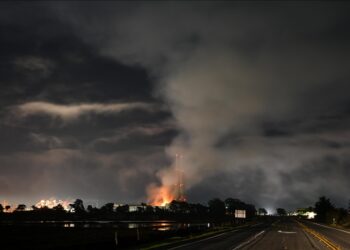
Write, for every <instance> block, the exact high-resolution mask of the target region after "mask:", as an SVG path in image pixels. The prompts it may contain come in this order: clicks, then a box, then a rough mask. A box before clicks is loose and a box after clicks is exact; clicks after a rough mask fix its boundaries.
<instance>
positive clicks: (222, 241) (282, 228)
mask: <svg viewBox="0 0 350 250" xmlns="http://www.w3.org/2000/svg"><path fill="white" fill-rule="evenodd" d="M335 234H337V233H335ZM349 236H350V235H349ZM168 249H174V250H175V249H178V250H190V249H191V250H192V249H203V250H218V249H220V250H226V249H227V250H239V249H242V250H248V249H257V250H285V249H294V250H298V249H300V250H308V249H319V250H326V249H327V250H329V249H330V248H327V246H326V245H325V244H324V243H323V242H322V241H320V240H319V239H318V238H316V237H314V236H312V235H311V234H310V233H307V232H306V230H305V229H304V227H302V226H301V225H300V224H299V223H297V221H295V220H294V219H293V218H288V217H286V218H282V217H281V218H280V219H279V220H276V221H275V222H274V223H260V224H257V225H255V226H250V227H246V228H242V229H237V230H233V231H231V232H226V233H222V234H219V235H216V236H212V237H209V238H206V239H202V240H198V241H195V242H190V243H187V244H183V245H180V246H176V247H173V248H168ZM342 249H350V248H342Z"/></svg>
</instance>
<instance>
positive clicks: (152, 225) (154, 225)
mask: <svg viewBox="0 0 350 250" xmlns="http://www.w3.org/2000/svg"><path fill="white" fill-rule="evenodd" d="M1 224H2V225H9V226H16V225H24V226H40V227H41V226H45V227H64V228H105V227H112V228H116V229H138V228H147V229H151V230H158V231H168V230H181V229H208V228H210V227H212V225H211V223H207V222H205V223H178V222H174V221H148V222H145V221H122V222H120V221H119V222H116V221H24V222H13V221H7V222H6V221H3V222H1V223H0V225H1Z"/></svg>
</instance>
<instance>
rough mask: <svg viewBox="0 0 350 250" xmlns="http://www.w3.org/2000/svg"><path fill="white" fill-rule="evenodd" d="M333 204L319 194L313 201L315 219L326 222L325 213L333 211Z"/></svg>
mask: <svg viewBox="0 0 350 250" xmlns="http://www.w3.org/2000/svg"><path fill="white" fill-rule="evenodd" d="M334 209H335V208H334V206H333V204H332V203H331V201H330V200H329V199H327V198H326V197H325V196H321V197H320V198H319V200H318V201H317V202H316V203H315V212H316V220H317V221H319V222H326V221H327V215H328V214H330V213H332V211H334Z"/></svg>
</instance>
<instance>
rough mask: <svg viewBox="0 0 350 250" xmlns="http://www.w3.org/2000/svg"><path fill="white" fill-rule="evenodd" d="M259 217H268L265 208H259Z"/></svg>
mask: <svg viewBox="0 0 350 250" xmlns="http://www.w3.org/2000/svg"><path fill="white" fill-rule="evenodd" d="M258 211H259V215H263V216H266V215H267V211H266V209H265V208H259V210H258Z"/></svg>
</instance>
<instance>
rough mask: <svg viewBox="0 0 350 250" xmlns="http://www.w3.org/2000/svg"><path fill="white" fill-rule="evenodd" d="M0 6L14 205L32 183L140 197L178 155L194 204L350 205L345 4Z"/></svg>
mask: <svg viewBox="0 0 350 250" xmlns="http://www.w3.org/2000/svg"><path fill="white" fill-rule="evenodd" d="M2 5H3V6H4V8H1V14H2V15H1V21H2V22H1V25H0V31H1V33H2V34H6V35H5V36H2V38H1V39H0V42H1V46H0V53H1V54H2V55H3V56H2V57H1V58H0V64H1V66H2V67H0V73H1V75H2V78H1V80H0V82H1V87H0V93H1V94H0V95H1V98H0V103H1V107H2V108H1V110H0V115H1V118H2V122H1V125H0V126H1V132H0V133H1V134H0V135H1V136H2V138H4V140H3V142H2V143H1V144H0V152H1V157H2V158H1V162H2V163H4V164H3V166H8V168H12V169H17V170H22V169H23V166H22V165H21V164H22V163H23V162H26V163H27V164H26V171H23V174H20V175H18V176H17V175H14V174H12V173H11V171H8V170H2V172H1V176H2V179H4V180H6V181H5V182H3V183H4V184H2V185H4V189H5V190H7V191H6V192H7V193H8V194H9V198H11V197H15V195H11V194H16V195H17V194H18V195H23V192H21V191H20V190H21V189H18V188H16V187H15V185H13V184H12V183H14V182H16V181H17V180H18V179H20V178H22V177H23V176H27V178H26V180H25V181H24V182H22V183H21V184H20V185H23V186H30V187H31V188H29V189H28V190H29V191H28V192H31V193H30V194H28V197H29V196H32V197H34V196H35V195H34V194H35V193H36V191H35V190H36V187H37V184H36V183H41V185H42V186H45V187H46V189H47V190H48V191H47V193H45V194H40V195H52V193H54V195H56V196H57V195H64V196H75V195H79V196H83V197H86V198H87V199H91V200H93V199H104V200H118V199H119V200H125V201H127V200H134V201H138V200H142V199H145V195H146V191H145V190H146V189H147V186H148V185H149V184H150V183H152V182H155V183H158V184H159V183H165V184H166V183H169V182H171V180H172V179H173V176H172V173H173V172H172V171H171V165H172V161H171V159H172V158H173V156H174V155H175V153H182V154H184V158H183V165H184V166H185V170H186V177H187V181H186V186H187V191H188V195H189V199H190V200H193V201H206V200H208V199H209V198H211V197H208V196H219V197H222V198H224V197H225V196H233V197H237V198H241V199H243V200H247V201H249V202H255V203H256V204H259V205H261V206H266V207H272V206H286V207H288V208H293V207H298V206H305V205H312V202H313V201H315V200H316V199H317V196H320V195H323V194H327V195H331V196H332V197H334V199H335V200H336V202H337V203H338V204H341V202H343V201H342V199H345V200H346V199H347V197H345V196H346V195H347V193H348V192H349V186H348V184H347V181H346V177H349V173H348V172H347V171H346V169H345V166H346V163H348V161H349V155H348V154H347V153H346V152H347V150H348V148H349V145H350V136H349V135H350V131H349V129H348V128H349V121H350V120H349V114H350V113H349V103H350V99H349V94H348V93H349V92H350V87H349V84H348V81H349V78H350V74H349V70H348V66H347V65H349V53H350V47H349V44H350V43H349V39H350V36H349V32H347V27H348V24H349V22H350V19H349V15H348V11H349V5H347V4H346V3H330V2H324V3H268V4H264V5H262V4H260V3H246V4H245V3H235V2H233V3H230V2H215V3H212V2H206V3H195V2H193V3H169V2H167V3H160V2H147V3H143V2H133V3H126V2H101V3H97V2H88V3H85V4H81V3H64V2H62V3H58V2H57V3H55V2H50V3H27V4H19V5H15V4H11V3H2ZM180 16H181V18H179V17H180ZM35 103H36V106H35V105H34V106H33V104H35ZM38 103H39V104H40V105H39V106H40V107H39V106H38V105H37V104H38ZM121 103H122V104H126V105H129V106H130V105H133V104H135V103H142V104H143V105H145V106H143V108H140V107H139V108H137V109H136V108H135V109H134V108H131V109H127V110H123V111H122V112H119V111H118V112H116V110H115V109H114V112H110V110H111V107H116V106H113V105H116V104H121ZM43 104H45V105H43ZM146 106H147V107H148V106H150V107H152V109H151V110H150V109H147V108H145V107H146ZM44 107H45V108H44ZM14 110H17V112H14ZM33 110H34V111H35V112H34V111H33ZM107 110H109V111H108V112H107ZM18 111H21V112H22V113H21V112H18ZM21 114H22V115H21ZM23 114H25V115H23ZM68 118H72V119H68ZM73 118H74V119H73ZM5 140H6V143H5V142H4V141H5ZM8 155H11V157H9V156H8ZM169 166H170V168H169ZM327 173H330V175H331V176H332V178H333V179H334V180H335V181H334V183H333V182H328V181H327V179H328V178H327ZM58 180H59V181H58ZM92 183H93V185H92ZM334 185H335V186H336V187H337V189H332V187H333V186H334ZM329 190H336V191H329ZM40 195H39V194H37V195H36V196H35V197H37V196H40ZM16 197H17V196H16ZM98 197H101V198H98ZM28 199H29V198H28Z"/></svg>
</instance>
